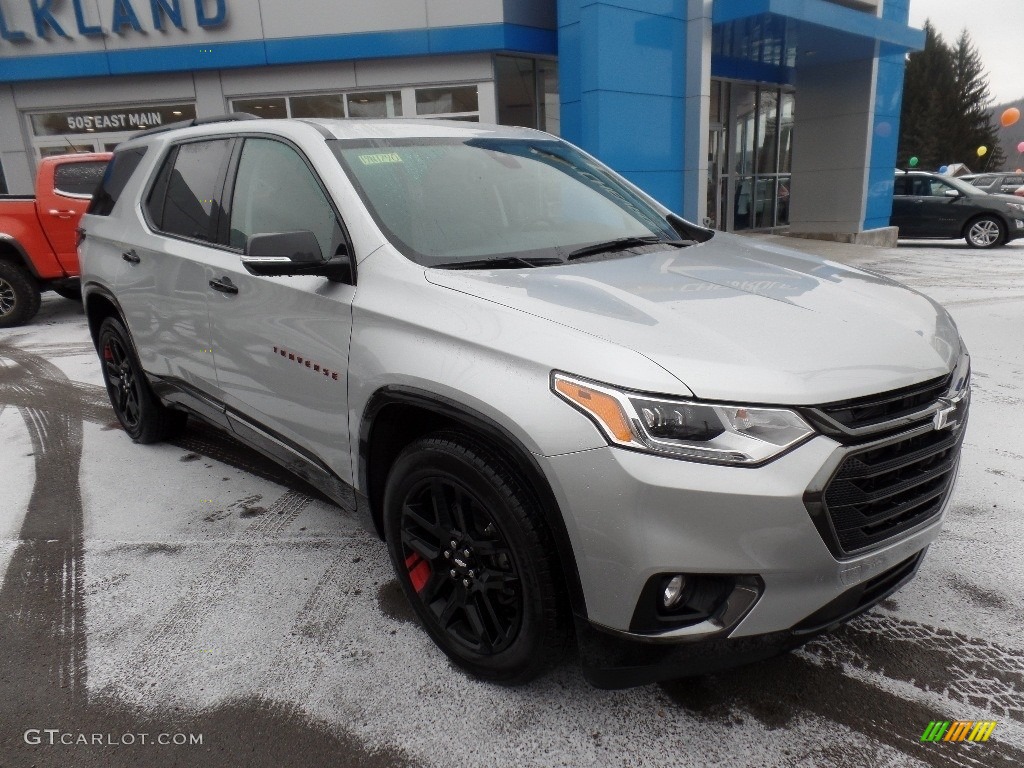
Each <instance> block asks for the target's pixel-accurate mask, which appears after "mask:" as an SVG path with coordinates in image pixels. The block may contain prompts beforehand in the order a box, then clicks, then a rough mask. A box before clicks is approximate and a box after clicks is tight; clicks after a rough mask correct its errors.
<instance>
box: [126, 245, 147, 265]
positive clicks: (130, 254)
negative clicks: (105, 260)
mask: <svg viewBox="0 0 1024 768" xmlns="http://www.w3.org/2000/svg"><path fill="white" fill-rule="evenodd" d="M121 258H122V259H124V260H125V261H127V262H128V263H129V264H138V263H139V262H140V261H142V259H140V258H139V254H137V253H136V252H135V249H134V248H131V249H129V250H127V251H125V252H124V253H122V254H121Z"/></svg>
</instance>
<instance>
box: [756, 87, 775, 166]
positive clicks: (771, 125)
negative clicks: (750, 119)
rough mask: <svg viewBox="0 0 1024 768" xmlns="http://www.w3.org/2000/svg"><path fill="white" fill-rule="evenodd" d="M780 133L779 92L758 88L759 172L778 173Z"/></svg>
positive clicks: (773, 89)
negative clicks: (778, 139) (778, 141)
mask: <svg viewBox="0 0 1024 768" xmlns="http://www.w3.org/2000/svg"><path fill="white" fill-rule="evenodd" d="M778 133H779V92H778V90H777V89H775V88H772V89H767V88H758V91H757V172H758V173H776V172H777V171H778V161H779V158H778V152H777V146H778V145H777V143H776V139H777V137H778Z"/></svg>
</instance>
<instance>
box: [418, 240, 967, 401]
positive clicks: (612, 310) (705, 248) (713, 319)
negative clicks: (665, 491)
mask: <svg viewBox="0 0 1024 768" xmlns="http://www.w3.org/2000/svg"><path fill="white" fill-rule="evenodd" d="M645 250H650V249H645ZM426 278H427V280H428V281H429V282H431V283H433V284H434V285H437V286H441V287H443V288H447V289H450V290H454V291H459V292H461V293H465V294H469V295H470V296H474V297H477V298H479V299H483V300H486V301H490V302H494V303H495V304H499V305H502V306H505V307H509V308H511V309H514V310H518V311H521V312H527V313H529V314H531V315H535V316H538V317H542V318H546V319H547V320H550V321H551V322H553V323H558V324H560V325H563V326H568V327H570V328H573V329H576V330H577V331H579V332H581V333H587V334H591V335H593V336H597V337H600V338H602V339H604V340H606V341H609V342H611V343H614V344H617V345H620V346H623V347H626V348H629V349H632V350H634V351H636V352H638V353H640V354H642V355H644V356H646V357H648V358H649V359H651V360H652V361H654V362H655V363H657V364H659V365H660V366H662V367H663V368H665V369H666V370H667V371H668V372H670V373H671V374H673V375H674V376H675V377H676V378H677V379H679V380H680V381H681V382H682V383H683V384H685V385H686V387H687V388H689V390H690V391H691V392H692V393H693V394H694V395H696V396H697V397H701V398H706V399H716V400H733V401H737V402H746V403H766V404H780V405H814V404H821V403H826V402H831V401H835V400H843V399H847V398H851V397H858V396H862V395H869V394H875V393H878V392H883V391H886V390H890V389H895V388H898V387H903V386H908V385H910V384H915V383H918V382H921V381H925V380H928V379H931V378H935V377H938V376H942V375H945V374H946V373H948V372H949V371H951V370H952V369H953V368H954V367H955V363H956V360H957V358H958V356H959V354H960V342H959V335H958V333H957V330H956V326H955V325H954V323H953V321H952V319H951V318H950V317H949V314H948V313H947V312H946V311H945V310H944V309H942V307H940V306H939V305H938V304H936V303H935V302H933V301H932V300H931V299H929V298H927V297H926V296H924V295H922V294H920V293H917V292H916V291H912V290H911V289H909V288H907V287H905V286H902V285H900V284H898V283H895V282H893V281H891V280H889V279H887V278H883V277H880V276H878V275H874V274H871V273H868V272H863V271H861V270H856V269H851V268H849V267H845V266H842V265H840V264H836V263H832V262H828V261H824V260H821V259H817V258H814V257H811V256H807V255H806V254H802V253H799V252H796V251H790V250H787V249H783V248H778V247H775V246H769V245H765V244H761V243H758V242H756V241H753V240H751V239H748V238H745V237H739V236H735V235H727V234H722V233H719V234H717V235H716V236H715V237H714V238H712V239H711V240H709V241H708V242H706V243H703V244H701V245H694V246H689V247H686V248H679V249H677V248H670V249H668V250H657V251H655V252H647V253H638V254H632V255H629V256H626V257H617V258H610V259H601V260H593V261H582V262H576V263H573V264H567V265H565V266H556V267H539V268H536V269H522V270H519V269H516V270H475V271H457V270H441V269H428V270H426ZM600 362H601V361H595V365H594V370H593V371H570V373H576V374H578V375H583V376H587V375H590V376H595V375H599V374H596V373H595V372H597V371H601V370H603V367H602V366H601V365H600ZM609 378H610V377H608V376H607V375H606V376H605V380H606V381H608V383H611V384H614V383H615V381H614V379H613V378H611V380H609Z"/></svg>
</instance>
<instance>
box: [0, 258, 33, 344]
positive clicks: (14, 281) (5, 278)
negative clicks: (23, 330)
mask: <svg viewBox="0 0 1024 768" xmlns="http://www.w3.org/2000/svg"><path fill="white" fill-rule="evenodd" d="M39 301H40V299H39V286H38V285H36V281H35V279H34V278H33V277H32V275H30V274H29V273H28V272H27V271H26V270H25V269H24V268H23V267H21V266H20V265H18V264H12V263H11V262H9V261H0V328H13V327H14V326H16V325H22V324H23V323H27V322H28V321H29V320H31V319H32V318H33V317H35V315H36V312H38V311H39Z"/></svg>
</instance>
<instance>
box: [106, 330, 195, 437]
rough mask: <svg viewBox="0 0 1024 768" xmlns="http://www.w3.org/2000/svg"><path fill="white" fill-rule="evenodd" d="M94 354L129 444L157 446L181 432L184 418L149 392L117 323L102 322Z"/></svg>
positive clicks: (136, 360) (135, 359) (138, 365)
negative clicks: (158, 443) (153, 444)
mask: <svg viewBox="0 0 1024 768" xmlns="http://www.w3.org/2000/svg"><path fill="white" fill-rule="evenodd" d="M97 351H98V352H99V356H100V365H101V370H102V373H103V382H104V384H106V386H107V395H108V396H109V397H110V404H111V405H112V406H113V407H114V413H115V414H116V415H117V420H118V421H119V422H121V426H122V427H124V431H125V432H127V433H128V435H129V437H131V438H132V440H134V441H136V442H138V443H156V442H159V441H161V440H164V439H166V438H167V437H171V436H172V435H174V434H177V433H179V432H180V431H181V430H182V429H183V428H184V426H185V421H186V419H187V416H186V415H185V414H184V413H182V412H180V411H174V410H171V409H170V408H167V407H165V406H164V405H162V404H161V403H160V401H159V400H157V398H156V396H155V395H154V394H153V391H152V390H151V389H150V387H149V384H148V382H147V381H146V379H145V374H144V373H143V372H142V366H141V365H140V364H139V361H138V358H137V357H136V356H135V351H134V349H133V348H132V345H131V341H130V340H129V337H128V332H127V331H126V330H125V328H124V326H123V325H122V324H121V323H120V321H118V320H117V319H115V318H113V317H108V318H107V319H106V320H104V321H103V323H102V324H101V325H100V334H99V342H98V346H97Z"/></svg>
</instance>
